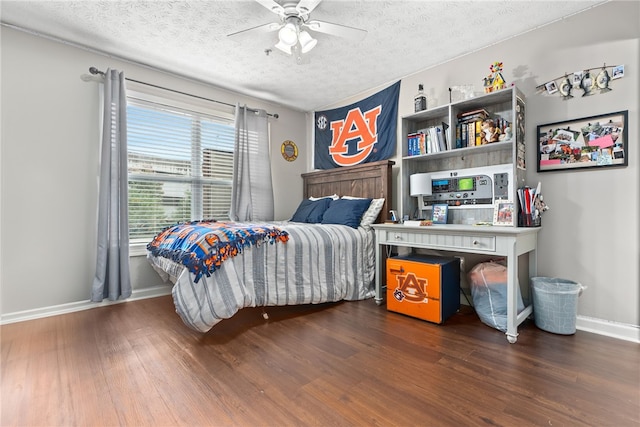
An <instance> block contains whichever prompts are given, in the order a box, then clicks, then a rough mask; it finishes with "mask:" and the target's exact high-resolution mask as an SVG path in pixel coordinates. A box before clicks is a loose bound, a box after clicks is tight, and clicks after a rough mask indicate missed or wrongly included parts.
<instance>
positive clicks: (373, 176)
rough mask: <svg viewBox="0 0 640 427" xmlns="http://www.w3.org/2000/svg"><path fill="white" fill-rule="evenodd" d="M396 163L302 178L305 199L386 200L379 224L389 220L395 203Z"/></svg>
mask: <svg viewBox="0 0 640 427" xmlns="http://www.w3.org/2000/svg"><path fill="white" fill-rule="evenodd" d="M394 163H395V162H393V161H391V160H382V161H379V162H371V163H364V164H361V165H356V166H348V167H341V168H335V169H327V170H318V171H313V172H308V173H303V174H302V181H303V196H304V198H305V199H306V198H308V197H323V196H329V195H331V194H337V195H338V196H353V197H368V198H372V199H379V198H384V206H383V207H382V211H381V212H380V216H379V217H378V221H377V222H384V221H386V220H387V219H388V218H389V209H390V206H391V202H392V199H391V197H392V195H393V194H392V191H391V189H392V185H391V166H393V165H394Z"/></svg>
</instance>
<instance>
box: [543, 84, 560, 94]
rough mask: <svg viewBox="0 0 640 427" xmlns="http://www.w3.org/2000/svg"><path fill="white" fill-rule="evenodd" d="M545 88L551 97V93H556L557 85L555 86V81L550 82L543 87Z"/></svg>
mask: <svg viewBox="0 0 640 427" xmlns="http://www.w3.org/2000/svg"><path fill="white" fill-rule="evenodd" d="M544 86H545V87H546V88H547V93H548V94H549V95H551V94H552V93H556V92H557V91H558V85H556V82H555V81H550V82H549V83H547V84H545V85H544Z"/></svg>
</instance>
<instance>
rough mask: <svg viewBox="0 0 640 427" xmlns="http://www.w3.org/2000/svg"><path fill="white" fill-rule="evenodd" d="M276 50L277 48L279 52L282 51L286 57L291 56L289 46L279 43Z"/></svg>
mask: <svg viewBox="0 0 640 427" xmlns="http://www.w3.org/2000/svg"><path fill="white" fill-rule="evenodd" d="M276 48H278V49H279V50H281V51H283V52H284V53H286V54H287V55H291V46H287V45H286V44H284V43H282V42H281V41H279V42H278V43H276Z"/></svg>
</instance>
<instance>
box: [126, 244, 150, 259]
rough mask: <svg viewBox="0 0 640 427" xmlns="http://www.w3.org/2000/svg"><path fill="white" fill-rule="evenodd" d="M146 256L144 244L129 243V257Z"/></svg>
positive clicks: (145, 245)
mask: <svg viewBox="0 0 640 427" xmlns="http://www.w3.org/2000/svg"><path fill="white" fill-rule="evenodd" d="M134 256H147V244H146V243H142V242H141V243H137V242H136V243H129V257H134Z"/></svg>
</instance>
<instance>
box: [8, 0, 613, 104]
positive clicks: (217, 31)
mask: <svg viewBox="0 0 640 427" xmlns="http://www.w3.org/2000/svg"><path fill="white" fill-rule="evenodd" d="M278 1H279V2H280V3H282V1H281V0H278ZM600 3H603V1H601V0H599V1H427V0H425V1H417V0H413V1H407V0H395V1H381V0H342V1H336V0H324V1H322V2H321V3H320V4H319V5H318V6H317V8H316V9H315V10H314V11H313V12H312V13H311V19H315V20H323V21H328V22H331V23H337V24H343V25H348V26H352V27H357V28H362V29H365V30H367V31H368V34H367V36H366V37H365V38H364V40H362V41H360V42H350V41H346V40H344V39H341V38H338V37H332V36H328V35H325V34H318V33H314V34H313V35H314V37H316V38H317V39H318V45H317V46H316V47H315V49H313V50H312V51H311V52H310V53H308V54H307V55H306V57H307V59H308V61H307V62H308V63H306V64H301V65H298V64H296V63H295V61H294V60H293V59H292V58H291V57H289V56H287V55H285V54H284V53H281V52H280V51H279V50H277V49H273V50H272V51H271V53H270V54H269V55H267V54H266V53H265V50H266V49H272V48H273V45H274V44H275V43H276V41H277V33H270V34H263V35H258V36H254V37H244V38H240V40H233V39H230V38H228V37H227V35H228V34H230V33H234V32H236V31H240V30H243V29H247V28H251V27H255V26H258V25H262V24H265V23H269V22H278V20H279V18H278V16H277V15H275V14H273V13H271V12H270V11H269V10H267V9H265V8H264V7H262V6H261V5H260V4H258V3H257V2H256V1H253V0H235V1H233V0H228V1H220V0H216V1H191V0H181V1H112V0H111V1H86V0H85V1H28V0H20V1H5V0H2V1H1V3H0V7H1V9H0V14H1V19H2V22H4V23H7V24H10V25H12V26H16V27H20V28H23V29H26V30H30V31H34V32H37V33H39V34H43V35H46V36H50V37H54V38H58V39H61V40H65V41H68V42H72V43H74V44H78V45H81V46H85V47H89V48H92V49H94V50H97V51H100V52H104V53H107V54H109V55H112V56H115V57H118V58H122V59H125V60H129V61H135V62H136V63H140V64H144V65H148V66H151V67H154V68H158V69H161V70H165V71H169V72H171V73H174V74H178V75H182V76H186V77H189V78H192V79H195V80H198V81H201V82H205V83H210V84H213V85H216V86H218V87H223V88H226V89H230V90H234V91H237V92H240V93H243V94H246V95H250V96H254V97H257V98H261V99H264V100H267V101H271V102H275V103H278V104H282V105H286V106H289V107H291V108H294V109H298V110H302V111H313V110H316V109H322V108H323V107H325V106H327V105H330V104H334V103H338V102H340V101H342V100H343V99H346V98H347V97H350V96H353V95H357V94H359V93H361V92H364V91H366V90H367V89H370V88H373V87H376V86H379V85H383V84H387V83H391V82H393V81H396V80H398V79H400V78H403V77H405V76H408V75H410V74H413V73H415V72H417V71H419V70H422V69H425V68H429V67H431V66H434V65H437V64H441V63H443V62H446V61H448V60H450V59H452V58H456V57H458V56H461V55H464V54H465V53H468V52H471V51H474V50H477V49H481V48H483V47H486V46H489V45H491V44H493V43H496V42H499V41H502V40H505V39H508V38H510V37H513V36H515V35H518V34H521V33H524V32H526V31H529V30H532V29H534V28H537V27H539V26H541V25H545V24H548V23H550V22H553V21H556V20H558V19H561V18H563V17H566V16H569V15H572V14H574V13H577V12H580V11H582V10H585V9H588V8H590V7H592V6H594V5H597V4H600ZM91 65H93V64H87V67H89V66H91ZM125 71H126V70H125Z"/></svg>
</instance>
